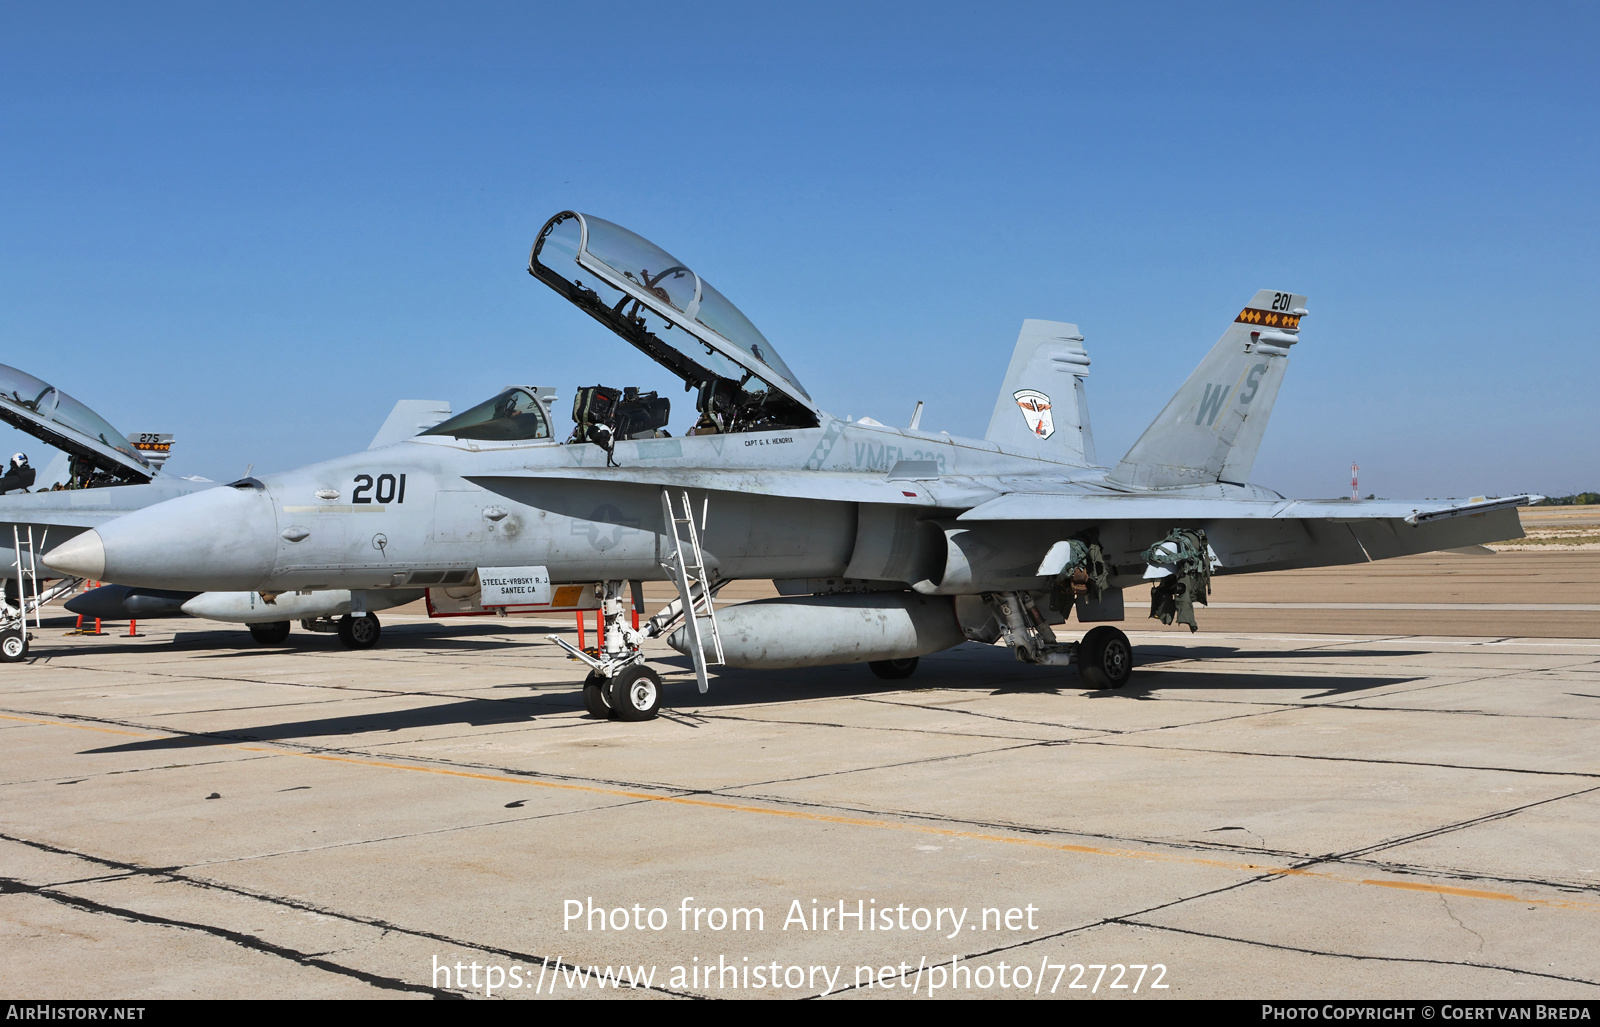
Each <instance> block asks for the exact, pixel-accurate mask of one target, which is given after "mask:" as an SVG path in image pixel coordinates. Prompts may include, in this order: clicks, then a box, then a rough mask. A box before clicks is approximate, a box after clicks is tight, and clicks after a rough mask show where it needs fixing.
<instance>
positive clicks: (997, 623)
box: [44, 211, 1528, 720]
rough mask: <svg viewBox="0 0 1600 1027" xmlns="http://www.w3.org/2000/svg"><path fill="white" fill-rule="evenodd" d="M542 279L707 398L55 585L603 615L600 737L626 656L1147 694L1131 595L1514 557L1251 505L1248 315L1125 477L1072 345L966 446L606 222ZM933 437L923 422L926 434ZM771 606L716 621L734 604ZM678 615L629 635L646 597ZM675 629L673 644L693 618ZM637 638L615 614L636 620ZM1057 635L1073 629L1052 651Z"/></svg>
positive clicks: (1263, 318) (159, 540) (563, 244)
mask: <svg viewBox="0 0 1600 1027" xmlns="http://www.w3.org/2000/svg"><path fill="white" fill-rule="evenodd" d="M528 270H529V272H530V273H531V274H532V275H533V276H534V277H535V278H537V279H538V280H539V281H541V282H543V283H545V284H546V285H548V286H549V287H550V288H552V289H554V290H555V291H556V292H558V293H560V294H561V295H562V296H564V297H566V299H567V300H568V301H570V302H571V303H573V304H575V305H576V306H577V307H578V308H579V309H581V310H583V311H584V312H585V313H587V314H589V315H590V316H592V317H593V318H594V319H595V320H597V321H599V322H600V323H601V324H604V325H605V326H606V327H607V328H610V329H611V330H612V331H613V332H615V333H616V334H617V335H619V336H621V337H622V338H623V339H625V340H627V341H628V342H629V343H631V344H633V346H635V347H636V348H638V349H639V350H641V351H643V352H644V353H645V354H647V355H648V356H650V357H651V358H652V359H654V360H655V361H656V362H658V363H659V364H660V365H661V366H663V367H664V368H666V369H667V370H668V371H670V372H671V373H672V374H674V375H676V376H677V377H678V378H680V379H682V380H683V382H684V387H685V390H686V391H687V390H690V389H692V390H694V391H695V396H696V398H695V416H696V421H695V424H694V427H693V429H692V431H691V432H690V433H689V434H687V435H684V436H681V437H674V436H671V435H669V434H668V433H667V432H666V431H665V428H666V424H667V420H668V416H669V409H670V407H669V402H668V400H667V399H666V398H665V397H659V396H656V395H655V394H654V393H643V394H641V393H639V392H638V390H636V389H626V390H618V389H611V388H607V387H604V386H595V387H590V388H583V389H579V390H577V392H576V395H575V399H574V403H573V419H574V421H575V422H576V423H575V426H574V428H573V430H572V432H571V434H570V435H567V434H566V433H565V432H564V431H558V430H557V428H556V427H555V425H554V424H553V423H552V422H553V417H552V413H551V410H550V409H549V405H548V402H547V397H548V395H549V393H548V390H547V389H541V390H536V389H534V388H532V387H520V386H518V387H511V388H507V389H506V390H504V391H503V392H501V393H500V394H499V395H497V396H495V397H493V398H491V399H489V400H487V401H486V402H484V403H482V404H479V405H478V406H475V407H472V408H471V409H469V410H467V411H465V412H464V413H462V414H459V415H457V416H455V417H453V418H451V419H449V420H447V421H445V422H443V423H441V424H439V425H437V426H436V427H433V428H431V429H429V430H428V431H426V432H423V433H422V434H421V435H418V436H416V437H415V438H411V439H408V440H406V441H403V442H399V443H396V444H394V445H391V446H387V447H384V448H381V449H376V450H369V451H366V452H362V453H357V454H354V455H352V456H348V457H344V458H341V459H337V460H329V461H326V462H323V463H319V464H313V465H311V466H309V467H304V468H301V469H299V470H295V471H289V472H286V473H283V474H272V475H262V476H260V477H248V478H243V479H241V480H239V481H236V482H233V483H232V484H231V487H224V488H216V489H211V490H208V491H204V492H199V493H196V494H194V495H190V496H185V497H182V498H179V499H174V500H171V501H169V502H166V503H162V504H160V505H158V506H154V507H151V508H148V509H145V510H141V511H138V512H135V513H130V514H128V515H127V516H124V517H120V518H117V519H115V520H113V521H110V522H108V523H105V524H102V525H100V526H99V527H98V528H96V529H95V530H94V531H89V532H85V533H83V534H81V535H79V536H77V537H75V538H73V539H72V540H70V541H69V542H67V543H66V544H64V545H62V546H60V547H58V548H56V549H54V550H53V551H51V552H50V553H49V554H47V555H46V556H45V558H44V562H45V563H46V564H47V565H48V566H50V567H53V568H55V569H56V570H58V571H60V572H62V573H69V574H73V575H77V576H85V577H91V578H97V579H101V580H107V581H115V582H118V583H121V584H126V585H135V586H145V587H151V588H167V589H191V590H196V591H204V590H213V591H242V590H250V591H261V592H266V593H269V594H277V593H282V592H288V591H295V590H301V591H304V590H325V589H349V590H351V592H352V606H353V608H354V612H358V613H359V612H360V610H361V608H362V603H363V601H364V600H363V597H364V596H366V595H372V594H374V593H376V592H381V591H382V590H389V589H405V588H413V589H414V588H419V587H427V588H430V589H431V590H432V592H431V593H430V594H431V595H432V596H433V597H435V598H436V599H437V600H438V601H439V602H441V603H446V602H452V603H456V604H457V608H463V607H462V604H464V608H471V609H494V608H502V609H533V608H539V607H545V608H548V607H550V606H552V605H555V606H562V607H570V606H573V605H576V604H574V603H572V602H571V601H570V599H569V600H560V601H553V600H552V590H554V592H556V593H558V594H559V593H561V592H563V591H564V588H563V587H565V590H568V595H569V596H570V595H571V592H570V590H571V589H572V588H573V587H574V586H582V587H583V588H586V589H587V588H593V589H594V593H595V596H596V598H597V599H598V601H599V606H600V609H601V610H602V611H603V614H604V630H603V632H601V635H600V642H599V644H598V645H596V646H595V647H593V648H591V649H587V650H580V649H579V648H578V647H576V646H573V645H572V644H571V643H570V642H567V641H566V640H565V639H564V638H558V637H555V636H552V641H554V642H556V643H557V644H559V645H562V646H564V647H565V648H566V649H567V650H568V651H569V653H570V654H571V655H572V656H573V657H574V658H576V659H579V660H581V661H583V663H584V664H586V665H587V666H588V668H589V670H590V673H589V676H588V678H587V680H586V681H585V683H584V699H585V703H586V705H587V706H588V708H589V710H590V712H591V713H594V714H596V715H600V716H605V715H611V716H618V717H621V718H623V719H627V720H644V719H648V718H650V717H653V716H654V715H655V714H656V711H657V708H658V706H659V704H660V698H661V688H660V678H659V676H658V675H657V673H656V672H655V671H654V670H653V669H651V668H650V667H649V666H648V665H647V663H646V661H645V656H644V650H643V643H644V641H645V640H646V639H647V638H653V637H663V636H665V637H666V638H667V640H668V641H669V642H670V643H671V644H672V645H673V646H674V647H675V648H677V649H678V650H679V651H680V652H686V653H687V654H688V655H689V656H690V657H691V659H692V661H693V663H694V667H695V673H696V678H697V681H698V684H699V688H700V690H701V691H702V692H704V691H705V690H706V689H707V687H708V678H707V674H706V667H707V666H708V665H717V664H726V665H729V666H734V667H806V666H815V665H823V664H836V663H857V662H863V663H868V664H869V665H870V666H871V668H872V669H873V670H874V671H875V672H876V673H878V674H879V675H880V676H883V677H889V678H899V677H905V676H907V675H909V674H911V673H912V672H913V671H914V670H915V667H916V663H917V658H918V657H920V656H922V655H925V654H928V653H933V652H938V651H940V650H943V649H947V648H950V647H952V646H956V645H959V644H961V643H962V642H965V641H968V640H973V641H977V642H983V643H994V642H1000V641H1003V642H1004V643H1005V644H1006V645H1007V646H1009V647H1011V649H1012V651H1013V652H1015V654H1016V656H1017V658H1018V659H1020V660H1023V661H1024V662H1028V663H1037V664H1053V665H1063V666H1064V665H1069V664H1074V663H1075V664H1076V665H1077V667H1078V671H1079V674H1080V675H1081V677H1082V679H1083V681H1084V682H1085V683H1086V685H1088V686H1090V687H1095V688H1115V687H1118V686H1120V685H1122V684H1124V683H1126V682H1127V680H1128V677H1129V674H1130V673H1131V671H1132V667H1133V651H1132V648H1131V646H1130V644H1129V642H1128V638H1127V636H1126V635H1125V634H1123V633H1122V632H1121V631H1120V630H1118V629H1117V628H1116V627H1114V626H1113V625H1112V624H1111V623H1109V622H1113V621H1120V620H1122V619H1123V617H1124V609H1123V590H1124V589H1125V588H1128V587H1130V586H1134V585H1137V584H1140V583H1142V582H1144V581H1147V580H1153V581H1154V585H1153V587H1152V589H1151V594H1152V600H1151V603H1152V610H1151V616H1156V617H1159V618H1160V619H1161V620H1163V621H1164V622H1167V623H1171V622H1173V621H1174V620H1178V621H1181V622H1184V623H1187V624H1189V625H1190V627H1191V629H1192V628H1193V626H1194V615H1193V604H1194V603H1202V604H1203V603H1204V602H1205V598H1206V594H1207V591H1208V589H1209V582H1210V576H1211V575H1212V574H1213V573H1221V574H1237V573H1245V572H1251V571H1267V570H1280V569H1284V568H1291V567H1315V566H1325V565H1331V564H1347V563H1362V562H1366V561H1369V560H1378V559H1384V558H1387V557H1393V556H1400V555H1403V554H1409V553H1422V552H1429V551H1433V550H1441V549H1454V548H1462V547H1467V546H1471V545H1474V544H1478V543H1483V542H1489V541H1495V540H1499V539H1506V538H1514V537H1518V536H1520V535H1521V534H1522V530H1521V525H1520V523H1519V522H1518V519H1517V513H1516V509H1515V508H1516V506H1517V505H1518V504H1519V503H1523V502H1527V501H1528V497H1512V498H1508V499H1501V500H1495V501H1479V502H1472V503H1465V504H1463V503H1457V502H1453V501H1452V502H1417V503H1409V502H1391V501H1380V502H1372V501H1367V502H1360V501H1356V502H1352V501H1304V500H1291V499H1286V498H1284V497H1283V496H1281V495H1279V494H1278V493H1277V492H1274V491H1273V490H1271V489H1269V488H1266V487H1264V486H1261V485H1254V484H1249V475H1250V469H1251V465H1252V464H1253V463H1254V461H1255V457H1256V452H1257V450H1258V449H1259V447H1260V444H1261V438H1262V434H1263V432H1264V431H1265V430H1266V426H1267V418H1268V416H1269V415H1270V414H1271V412H1272V406H1273V402H1274V400H1275V399H1276V398H1277V395H1278V390H1279V387H1280V386H1281V385H1282V383H1283V376H1284V369H1285V368H1286V366H1287V365H1288V362H1289V354H1290V352H1291V350H1292V348H1293V347H1294V346H1295V344H1296V343H1297V341H1298V339H1299V330H1300V324H1301V321H1302V319H1303V318H1305V317H1306V309H1305V297H1304V296H1300V295H1297V294H1294V293H1290V292H1279V291H1273V290H1262V291H1260V292H1258V293H1256V294H1255V296H1254V297H1253V298H1252V299H1251V300H1250V301H1249V302H1248V303H1247V304H1245V306H1244V307H1243V309H1242V310H1240V311H1239V313H1238V315H1237V316H1236V317H1235V318H1234V319H1233V323H1232V324H1230V325H1229V326H1228V328H1227V330H1226V331H1224V332H1223V333H1222V338H1221V339H1220V340H1218V342H1217V344H1216V345H1215V346H1214V347H1212V349H1211V352H1210V353H1208V354H1207V355H1206V357H1205V359H1203V360H1202V361H1201V362H1200V366H1199V367H1198V368H1196V369H1195V371H1194V373H1193V374H1191V375H1190V376H1189V378H1188V380H1187V381H1186V382H1185V383H1184V384H1183V386H1182V388H1180V389H1179V390H1178V392H1177V394H1176V395H1175V396H1174V397H1173V398H1172V400H1171V401H1170V402H1169V403H1168V404H1167V405H1166V408H1165V409H1164V410H1162V411H1161V413H1160V415H1159V416H1158V417H1157V418H1156V419H1155V421H1154V422H1153V423H1152V424H1151V425H1150V427H1149V428H1148V429H1147V430H1146V431H1145V433H1144V434H1143V435H1142V436H1141V437H1140V438H1139V440H1138V441H1137V442H1135V443H1134V445H1133V448H1131V449H1130V450H1129V451H1128V453H1127V455H1126V456H1124V457H1123V458H1122V459H1121V461H1119V462H1118V463H1117V464H1115V465H1114V466H1106V465H1102V464H1101V463H1100V462H1099V461H1098V459H1097V456H1096V453H1095V449H1094V441H1093V436H1092V433H1091V431H1090V427H1089V418H1088V412H1087V407H1086V404H1085V398H1084V379H1085V378H1086V376H1087V375H1088V367H1089V358H1088V355H1087V353H1086V351H1085V350H1084V348H1083V339H1082V336H1081V335H1080V334H1079V333H1078V330H1077V328H1076V327H1075V326H1073V325H1069V324H1062V323H1058V322H1052V321H1034V320H1030V321H1025V322H1023V326H1022V332H1021V335H1020V337H1019V338H1018V340H1017V345H1016V349H1015V351H1014V353H1013V355H1012V358H1011V364H1010V367H1009V368H1008V369H1007V371H1006V376H1005V381H1004V384H1003V386H1002V388H1001V390H1000V395H999V397H998V399H997V400H996V402H995V409H994V414H993V418H992V420H991V421H990V424H989V429H988V431H987V433H986V435H985V437H984V438H982V439H964V438H956V437H952V436H950V435H948V434H946V433H943V432H927V431H921V430H919V429H918V427H917V421H918V420H919V417H917V416H914V417H913V419H912V425H911V427H909V428H894V427H889V426H886V425H883V424H880V423H878V422H877V421H874V420H872V419H870V418H862V419H860V420H855V421H852V420H848V419H841V418H839V417H835V416H833V415H831V414H828V413H825V412H824V411H823V410H822V409H821V408H820V407H819V406H818V405H817V404H816V403H815V402H814V401H813V400H812V398H811V395H810V393H808V392H807V391H806V390H805V388H804V387H803V386H802V385H801V384H800V382H799V381H798V380H797V379H796V377H795V375H794V373H793V372H792V371H790V369H789V367H788V365H787V364H785V363H784V361H783V359H782V358H781V357H780V356H779V355H778V352H777V350H776V349H775V348H774V347H773V346H772V344H771V343H770V342H768V341H767V339H766V338H765V337H764V336H763V335H762V334H761V333H760V332H759V331H758V330H757V329H756V327H755V326H754V325H753V324H751V323H750V321H749V320H747V319H746V318H745V316H744V315H743V314H742V313H740V312H739V310H738V309H737V308H736V307H735V306H734V305H733V304H732V303H730V302H729V301H728V300H727V299H725V298H724V297H723V295H722V294H721V293H720V292H718V291H717V290H716V289H714V288H712V286H711V283H710V282H707V281H706V280H705V279H703V278H701V277H700V275H698V274H697V273H696V272H694V271H693V270H691V269H690V268H689V267H687V266H685V265H684V264H683V263H682V262H681V261H679V260H678V259H677V258H676V257H673V256H671V255H670V254H668V253H667V252H666V251H664V250H662V249H660V248H659V247H657V246H655V245H654V244H652V243H650V242H649V241H647V240H645V239H643V238H641V237H640V236H638V235H635V234H634V233H632V232H630V231H628V230H627V229H624V228H622V227H620V226H618V225H615V224H612V223H611V222H608V221H604V220H601V219H600V218H596V217H592V216H589V215H586V214H578V213H575V212H573V211H564V212H562V213H560V214H557V215H556V216H555V217H553V218H551V219H550V220H549V222H547V223H546V224H545V226H544V228H543V230H542V231H541V232H540V233H539V236H538V239H537V241H536V242H535V243H534V246H533V252H532V256H531V259H530V261H529V267H528ZM919 414H920V408H919ZM741 578H770V579H773V581H774V583H775V584H776V586H777V589H778V592H779V596H778V597H777V598H774V599H767V600H762V601H758V602H752V603H745V604H741V605H738V606H732V607H725V608H724V609H722V610H720V611H717V610H715V609H714V607H713V604H712V599H713V598H714V596H715V594H716V592H717V590H718V589H719V588H721V587H722V585H723V584H725V583H726V582H728V581H731V580H737V579H741ZM663 579H664V580H669V581H672V582H674V583H675V584H676V587H677V591H678V598H677V599H675V600H674V601H673V602H672V603H670V604H668V605H667V606H666V607H665V608H664V609H662V610H661V611H660V612H658V613H656V614H655V615H654V616H653V617H649V618H648V619H647V620H645V621H644V623H643V624H641V625H639V626H638V627H635V626H634V625H635V624H636V623H637V621H636V617H637V613H638V610H639V607H640V606H642V586H641V584H640V583H641V582H642V581H644V580H663ZM686 609H687V610H689V611H690V614H689V615H688V616H685V613H684V611H685V610H686ZM630 613H631V614H632V616H630ZM1070 616H1076V617H1077V619H1078V621H1079V622H1080V623H1082V624H1084V625H1094V626H1093V627H1089V628H1088V630H1087V632H1086V633H1085V634H1084V635H1083V636H1082V637H1081V638H1080V639H1079V640H1078V641H1076V642H1072V641H1064V640H1063V639H1062V638H1061V637H1060V634H1061V626H1062V625H1064V624H1065V622H1066V621H1067V619H1068V618H1069V617H1070Z"/></svg>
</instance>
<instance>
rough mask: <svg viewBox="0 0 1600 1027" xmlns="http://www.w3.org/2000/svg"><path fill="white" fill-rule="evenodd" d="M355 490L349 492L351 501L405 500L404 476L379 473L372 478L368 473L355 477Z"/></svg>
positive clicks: (385, 501)
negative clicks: (374, 478) (375, 477)
mask: <svg viewBox="0 0 1600 1027" xmlns="http://www.w3.org/2000/svg"><path fill="white" fill-rule="evenodd" d="M355 483H356V487H355V491H353V492H351V493H350V502H352V503H404V502H405V501H406V476H405V475H403V474H402V475H400V477H398V478H396V477H395V476H394V475H392V474H380V475H378V477H377V480H373V477H372V475H370V474H358V475H356V477H355Z"/></svg>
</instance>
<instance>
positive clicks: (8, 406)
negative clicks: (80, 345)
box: [0, 364, 154, 481]
mask: <svg viewBox="0 0 1600 1027" xmlns="http://www.w3.org/2000/svg"><path fill="white" fill-rule="evenodd" d="M0 419H3V420H5V421H7V422H9V423H10V424H11V425H13V426H14V427H16V428H19V429H21V430H22V431H25V432H27V433H28V434H30V435H32V436H34V437H35V438H38V439H42V440H43V441H45V442H47V443H49V444H50V445H52V446H57V447H60V448H62V449H65V450H67V451H68V452H69V453H72V454H73V455H74V456H77V457H81V458H84V459H88V460H92V461H93V462H94V463H95V464H96V465H98V466H99V467H101V468H102V469H104V470H106V471H109V472H111V473H113V474H118V475H121V476H126V475H128V474H131V475H132V476H134V477H136V478H138V479H140V480H144V481H148V480H149V479H150V476H151V474H152V473H154V472H153V470H152V468H151V466H150V462H149V461H147V460H146V459H145V458H144V456H143V455H142V454H140V452H139V451H138V450H137V449H135V448H134V446H133V443H131V442H129V441H128V439H127V437H126V436H124V435H123V434H122V433H121V432H119V431H117V429H115V428H113V427H112V426H111V424H110V423H109V422H108V421H106V419H105V418H103V417H101V416H100V415H99V414H97V413H95V412H94V411H93V410H90V409H89V408H88V407H86V406H84V405H83V404H82V403H80V402H78V401H77V400H75V399H73V398H72V397H71V396H69V395H67V394H66V393H65V392H62V391H61V390H60V389H58V388H56V387H55V386H54V385H51V384H49V383H48V382H44V381H41V380H40V379H38V378H35V377H34V376H33V375H31V374H29V373H28V372H26V371H20V370H18V369H17V368H15V367H8V366H7V365H5V364H0Z"/></svg>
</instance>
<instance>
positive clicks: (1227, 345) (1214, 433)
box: [1110, 289, 1306, 488]
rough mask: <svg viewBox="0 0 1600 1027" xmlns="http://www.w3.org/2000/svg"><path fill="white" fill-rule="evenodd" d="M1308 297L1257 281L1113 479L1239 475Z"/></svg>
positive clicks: (1184, 481) (1167, 483)
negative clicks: (1252, 293) (1259, 284)
mask: <svg viewBox="0 0 1600 1027" xmlns="http://www.w3.org/2000/svg"><path fill="white" fill-rule="evenodd" d="M1305 304H1306V298H1305V297H1304V296H1299V295H1296V294H1294V293H1288V292H1274V291H1273V290H1271V289H1262V290H1261V291H1260V292H1258V293H1256V295H1255V299H1253V300H1251V301H1250V302H1249V303H1248V304H1246V306H1245V308H1244V310H1242V311H1240V313H1239V316H1238V317H1236V318H1234V321H1233V324H1231V325H1229V326H1228V330H1227V331H1225V332H1223V333H1222V338H1221V339H1219V340H1217V344H1216V345H1215V346H1213V347H1212V348H1211V352H1210V353H1208V354H1206V358H1205V359H1204V360H1202V361H1200V366H1199V367H1197V368H1195V371H1194V373H1193V374H1191V375H1190V376H1189V380H1188V381H1186V382H1184V383H1183V387H1182V388H1180V389H1179V390H1178V392H1177V395H1175V396H1173V397H1172V401H1171V402H1169V403H1168V404H1167V407H1166V409H1165V410H1163V411H1161V415H1160V416H1159V417H1157V418H1156V419H1155V421H1154V422H1152V423H1151V425H1150V427H1148V428H1146V429H1145V432H1144V434H1143V435H1141V436H1139V441H1138V442H1135V443H1134V444H1133V448H1132V449H1130V450H1128V455H1127V456H1125V457H1123V458H1122V462H1121V463H1120V464H1118V465H1117V468H1116V470H1114V471H1112V472H1111V475H1110V478H1111V480H1112V481H1116V482H1120V483H1122V484H1125V485H1135V486H1141V487H1145V488H1170V487H1172V486H1177V485H1197V484H1205V483H1207V482H1216V481H1229V482H1244V481H1246V480H1247V478H1248V476H1249V474H1250V468H1251V467H1252V466H1253V465H1254V464H1255V461H1256V453H1257V451H1258V450H1260V448H1261V439H1262V436H1263V435H1265V433H1266V430H1267V419H1268V418H1269V417H1270V416H1271V415H1272V404H1273V403H1274V402H1275V401H1276V400H1277V398H1278V388H1279V387H1280V386H1281V385H1282V384H1283V375H1284V370H1285V368H1286V367H1287V366H1288V363H1289V347H1291V346H1293V345H1294V344H1295V342H1296V340H1297V339H1298V335H1297V333H1298V332H1299V331H1300V319H1301V318H1302V317H1304V316H1305V314H1306V309H1305Z"/></svg>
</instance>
